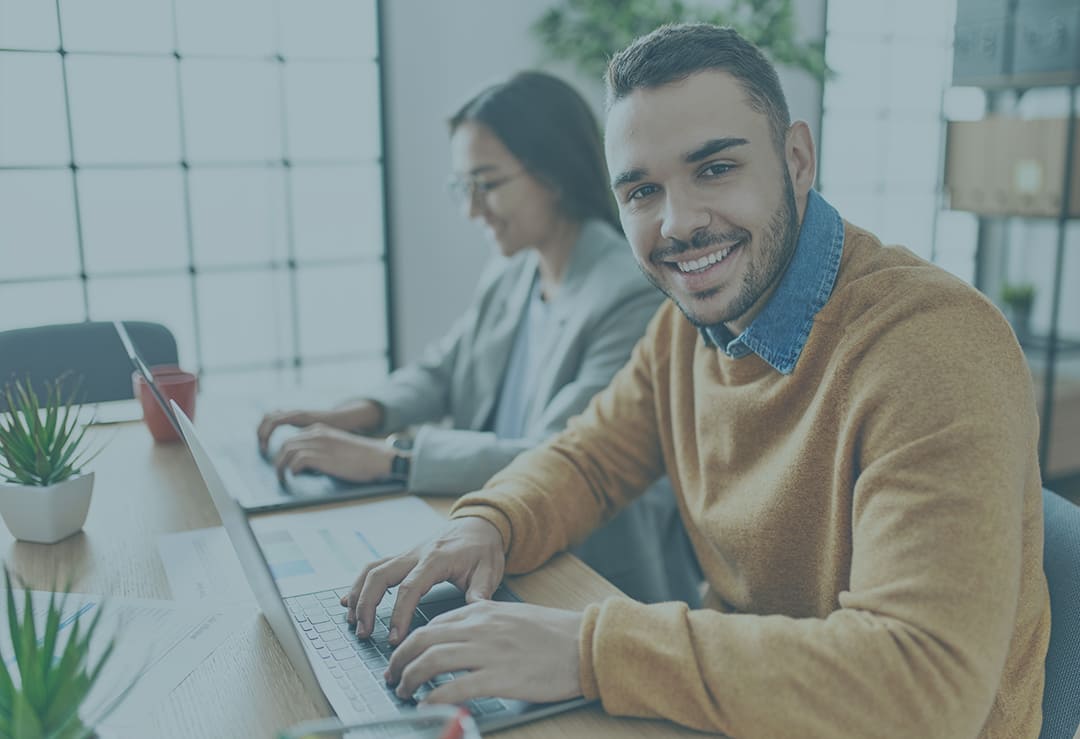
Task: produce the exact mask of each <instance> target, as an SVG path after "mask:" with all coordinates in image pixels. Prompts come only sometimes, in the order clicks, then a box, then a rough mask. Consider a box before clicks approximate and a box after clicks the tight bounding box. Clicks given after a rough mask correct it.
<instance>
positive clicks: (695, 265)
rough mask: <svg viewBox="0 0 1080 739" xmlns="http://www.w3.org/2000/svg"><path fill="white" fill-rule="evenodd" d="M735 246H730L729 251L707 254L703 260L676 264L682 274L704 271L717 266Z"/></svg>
mask: <svg viewBox="0 0 1080 739" xmlns="http://www.w3.org/2000/svg"><path fill="white" fill-rule="evenodd" d="M734 248H735V246H734V245H732V246H729V247H728V248H727V249H721V250H720V251H714V252H713V253H712V254H706V255H705V256H703V257H702V258H701V259H691V260H690V261H689V262H675V264H676V265H677V266H678V267H679V270H680V271H682V272H697V271H699V270H703V269H705V268H706V267H708V266H709V265H712V264H716V263H717V262H719V261H721V260H723V259H724V257H726V256H727V255H728V254H730V253H731V250H732V249H734Z"/></svg>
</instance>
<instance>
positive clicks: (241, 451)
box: [113, 321, 405, 513]
mask: <svg viewBox="0 0 1080 739" xmlns="http://www.w3.org/2000/svg"><path fill="white" fill-rule="evenodd" d="M113 323H114V325H115V326H116V333H117V334H119V335H120V341H121V342H122V343H123V345H124V350H125V351H126V352H127V354H128V358H129V359H130V360H131V364H132V365H133V366H134V367H135V369H136V370H137V371H138V372H139V374H140V375H142V377H143V379H144V380H146V384H147V385H148V386H149V387H150V392H151V394H153V396H154V399H155V400H156V401H157V403H158V405H160V406H161V409H162V410H163V411H164V412H165V415H166V416H167V417H168V419H169V422H170V423H171V424H172V425H173V428H175V429H176V432H177V433H178V434H179V433H180V427H179V425H177V421H176V417H175V416H174V415H173V412H172V409H171V408H169V403H168V402H167V401H166V399H165V396H164V395H163V394H162V392H161V389H160V388H159V387H158V386H157V384H156V383H155V382H154V378H153V375H152V374H151V372H150V369H149V368H148V367H147V366H146V363H145V362H144V361H143V359H142V357H141V356H140V355H139V353H138V351H137V350H136V349H135V344H134V343H133V342H132V341H131V337H130V336H129V335H128V332H127V329H125V328H124V324H123V322H122V321H114V322H113ZM300 431H301V430H300V429H282V430H280V431H278V432H275V437H276V443H275V445H274V446H272V447H271V448H270V450H269V451H268V453H267V454H266V456H265V457H264V456H263V455H262V454H261V453H260V451H259V446H258V443H257V442H256V440H255V433H254V431H253V432H252V433H251V438H250V439H249V440H242V441H240V440H234V441H228V442H224V443H216V444H214V447H215V449H216V450H217V451H218V452H219V458H220V463H221V464H222V465H223V466H230V467H233V468H235V470H236V472H237V477H238V478H239V480H238V483H237V485H236V489H235V491H234V494H235V495H236V499H237V501H238V502H239V504H240V506H241V507H242V508H244V509H246V510H248V511H250V512H252V513H256V512H262V511H274V510H283V509H287V508H299V507H302V506H307V505H317V504H322V503H327V502H330V501H336V500H350V499H354V498H368V497H373V496H378V495H389V494H391V493H400V492H403V491H404V490H405V484H404V483H403V482H401V481H400V480H377V481H373V482H367V483H358V482H352V481H349V480H341V479H339V478H336V477H332V476H330V475H323V474H316V473H310V472H304V473H300V474H295V475H294V474H293V473H292V472H288V471H287V472H286V473H285V478H284V480H282V479H280V478H279V477H278V474H277V470H275V469H274V465H273V459H274V458H275V457H276V456H277V452H278V450H279V449H280V448H281V444H282V443H284V441H285V440H286V439H287V438H288V435H290V434H297V433H300Z"/></svg>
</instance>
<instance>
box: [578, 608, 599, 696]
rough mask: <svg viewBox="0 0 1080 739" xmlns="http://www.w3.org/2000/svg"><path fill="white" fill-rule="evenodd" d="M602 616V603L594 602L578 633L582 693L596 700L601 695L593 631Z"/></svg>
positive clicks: (585, 615) (587, 611) (586, 613)
mask: <svg viewBox="0 0 1080 739" xmlns="http://www.w3.org/2000/svg"><path fill="white" fill-rule="evenodd" d="M599 618H600V604H599V603H593V604H592V605H590V606H588V607H587V608H586V609H585V613H584V615H583V617H582V619H581V631H580V632H579V635H578V652H579V655H580V656H579V658H578V665H579V668H578V671H579V678H580V680H581V693H582V695H584V696H585V698H586V699H587V700H591V701H594V700H596V699H597V698H599V697H600V685H599V684H598V683H597V682H596V671H595V670H594V669H593V633H594V632H595V631H596V621H597V619H599Z"/></svg>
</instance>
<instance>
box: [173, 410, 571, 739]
mask: <svg viewBox="0 0 1080 739" xmlns="http://www.w3.org/2000/svg"><path fill="white" fill-rule="evenodd" d="M170 404H171V406H172V410H173V414H174V417H175V418H176V419H177V421H178V423H179V425H180V436H181V438H182V439H183V440H184V443H185V444H187V447H188V449H189V450H190V451H191V455H192V457H194V459H195V465H196V466H197V467H198V469H199V474H200V475H201V476H202V478H203V481H204V482H205V483H206V487H207V490H209V491H210V497H211V498H212V499H213V501H214V506H215V507H216V508H217V511H218V515H220V516H221V523H222V525H223V526H224V527H225V532H226V533H227V534H228V536H229V540H230V541H231V542H232V545H233V548H234V549H235V550H236V556H237V557H238V558H239V560H240V566H241V567H242V568H243V570H244V574H245V575H246V577H247V579H248V582H249V583H250V584H251V589H252V590H253V591H254V593H255V599H256V600H257V601H258V603H259V607H260V608H261V609H262V612H263V615H264V616H265V617H266V620H267V622H268V623H269V624H270V628H271V629H273V631H274V634H275V636H277V638H278V641H280V642H281V646H282V648H283V649H284V650H285V654H286V656H288V658H289V661H290V662H291V663H292V665H293V667H295V668H296V671H297V674H299V676H300V679H301V681H302V682H303V683H304V686H305V687H306V688H307V690H308V692H309V693H310V694H311V695H312V697H314V698H315V699H316V700H317V701H318V702H319V705H320V707H321V708H323V709H324V710H325V711H326V712H327V713H329V712H330V709H332V710H333V712H334V713H336V714H337V716H338V718H339V719H341V720H342V721H343V722H345V723H350V722H359V721H366V720H370V719H373V718H375V717H378V716H386V715H387V714H395V713H404V712H408V711H410V710H411V709H412V706H413V705H415V703H414V702H413V701H403V700H401V699H400V698H398V697H397V695H395V694H394V692H393V691H392V690H391V689H390V688H388V687H387V686H386V683H385V681H384V680H383V677H382V676H383V673H384V672H385V670H386V666H387V663H388V661H389V657H390V653H391V647H390V644H389V632H388V627H387V623H388V621H389V618H390V613H391V611H392V609H393V605H394V597H395V591H394V589H391V590H390V591H389V592H388V593H387V595H386V597H384V598H383V601H382V603H381V604H380V605H379V608H378V610H377V611H376V620H377V621H378V625H377V626H376V628H375V629H374V631H373V633H372V636H371V637H370V638H368V639H360V638H358V637H357V636H356V634H355V632H354V630H353V627H350V626H349V624H348V623H347V622H346V620H345V609H344V608H343V607H342V606H341V604H340V599H341V598H342V597H343V596H344V595H346V594H348V592H349V590H350V589H351V586H352V584H351V583H346V584H342V585H341V587H337V588H332V589H327V590H322V591H319V592H313V593H303V594H297V595H294V596H290V597H283V596H282V594H281V591H280V590H279V589H278V586H277V582H276V581H275V580H274V577H273V574H272V572H271V570H270V566H269V565H268V564H267V561H266V557H265V556H264V555H263V552H262V549H261V548H260V547H259V542H258V540H257V539H256V537H255V533H254V532H253V531H252V529H251V524H250V522H249V521H248V518H247V514H246V513H245V512H244V510H243V509H242V508H241V507H240V506H239V505H238V504H237V502H236V500H235V499H234V498H233V496H232V495H231V494H230V493H231V490H232V484H231V483H232V480H231V479H230V480H229V483H226V482H225V479H227V478H228V472H227V471H225V470H222V469H220V468H219V466H218V464H217V460H216V459H214V458H212V457H211V454H210V453H209V452H208V451H207V449H206V447H205V446H204V445H203V443H202V441H201V440H200V439H199V436H198V434H197V433H196V431H195V426H194V425H193V424H192V423H191V421H190V419H188V417H187V416H186V415H185V414H184V412H183V410H181V408H180V406H178V405H176V403H175V402H174V401H170ZM223 473H224V475H225V477H223ZM352 513H353V515H356V516H362V515H363V509H356V510H355V511H353V512H352ZM494 598H495V600H504V601H518V600H520V599H519V598H518V597H517V596H516V595H514V593H512V592H511V591H510V590H509V589H508V588H506V587H505V586H501V587H500V588H499V589H498V590H497V591H496V592H495V595H494ZM464 604H465V597H464V595H463V594H462V592H461V591H460V590H458V589H457V587H455V586H454V585H452V584H451V583H446V582H444V583H440V584H439V585H437V586H435V587H434V588H433V589H432V590H431V592H429V593H428V594H427V595H425V596H424V598H422V599H421V601H420V605H419V606H418V607H417V609H416V612H415V614H414V615H413V628H423V625H424V624H425V623H427V622H428V621H429V620H430V619H432V618H435V617H436V616H437V615H439V614H440V613H445V612H447V611H449V610H452V609H454V608H458V607H460V606H462V605H464ZM462 674H465V671H462V672H458V673H447V674H443V675H438V676H436V677H435V678H434V679H433V680H432V681H431V682H430V683H428V684H426V685H424V686H422V687H421V688H420V689H419V691H417V696H418V697H422V696H424V695H426V694H427V693H429V692H431V690H433V689H434V688H435V686H436V685H441V684H443V683H445V682H448V681H450V680H454V679H456V678H458V677H460V676H461V675H462ZM587 703H588V701H586V700H585V699H584V698H575V699H572V700H567V701H560V702H557V703H527V702H525V701H516V700H505V699H499V698H486V699H477V700H472V701H469V702H468V703H466V704H465V706H466V708H468V709H469V711H470V713H472V715H473V717H474V719H475V720H476V723H477V726H478V727H479V728H480V730H481V731H484V732H487V731H495V730H497V729H502V728H506V727H509V726H515V725H517V724H520V723H524V722H526V721H532V720H534V719H538V718H543V717H546V716H551V715H553V714H556V713H562V712H564V711H569V710H572V709H574V708H578V707H580V706H583V705H586V704H587Z"/></svg>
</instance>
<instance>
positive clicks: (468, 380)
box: [367, 221, 697, 601]
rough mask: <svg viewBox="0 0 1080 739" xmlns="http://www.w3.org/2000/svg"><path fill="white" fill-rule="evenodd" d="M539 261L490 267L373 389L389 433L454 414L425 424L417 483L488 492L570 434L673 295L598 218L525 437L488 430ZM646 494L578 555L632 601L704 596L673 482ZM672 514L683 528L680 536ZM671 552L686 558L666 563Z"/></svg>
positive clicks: (548, 349)
mask: <svg viewBox="0 0 1080 739" xmlns="http://www.w3.org/2000/svg"><path fill="white" fill-rule="evenodd" d="M537 265H538V255H537V254H536V252H535V251H532V250H529V251H527V252H524V253H521V254H518V255H515V256H514V257H511V258H510V259H508V260H498V261H497V262H496V263H494V264H493V265H491V266H490V267H489V269H488V270H486V271H485V273H484V275H483V277H482V279H481V282H480V286H479V289H478V291H477V294H476V296H475V298H474V300H473V302H472V304H471V305H470V306H469V309H468V310H467V311H466V312H465V314H464V315H463V316H462V317H461V318H460V319H458V321H457V322H456V323H455V324H454V325H453V327H452V328H451V329H450V331H449V333H448V334H447V335H446V336H445V337H444V338H443V339H442V340H441V341H438V342H436V343H435V344H433V345H432V346H430V347H428V349H427V351H426V352H425V355H424V357H423V359H422V360H421V361H420V362H418V363H415V364H412V365H409V366H406V367H402V368H401V369H399V370H397V371H396V372H394V373H393V374H391V375H390V377H389V378H388V379H387V381H386V382H385V383H384V384H383V385H382V386H381V387H379V388H377V389H376V390H375V391H374V392H373V393H370V394H368V396H367V397H369V398H371V399H372V400H376V401H378V402H379V403H380V404H382V406H383V408H384V411H385V416H384V422H383V428H382V429H380V430H381V431H382V432H384V433H386V432H392V431H398V430H400V429H403V428H406V427H408V426H414V425H416V424H431V423H438V422H440V421H444V420H445V419H449V422H450V427H445V426H437V425H424V426H421V427H420V429H419V431H418V433H417V434H416V438H415V440H414V444H413V453H412V462H411V471H410V475H409V481H408V486H409V489H410V490H412V491H415V492H422V493H444V494H452V495H458V494H462V493H466V492H469V491H471V490H476V489H479V488H481V487H483V485H484V483H486V482H487V481H488V479H489V478H490V477H491V476H492V475H494V474H495V473H496V472H498V471H499V470H501V469H502V468H503V467H505V466H506V465H507V464H509V463H510V461H511V460H512V459H513V458H514V457H516V456H517V455H518V454H520V453H521V452H523V451H525V450H526V449H530V448H532V447H534V446H536V445H537V444H538V443H540V442H542V441H543V440H545V439H547V438H548V437H549V436H551V435H553V434H555V433H557V432H558V431H561V430H562V429H563V427H564V426H565V425H566V421H567V420H568V419H569V418H570V417H571V416H573V415H576V414H578V413H580V412H581V411H582V410H584V409H585V406H586V405H587V404H588V402H589V401H590V400H591V399H592V397H593V395H595V394H596V393H597V392H599V391H600V390H602V389H603V388H605V387H606V386H607V385H608V383H609V382H610V381H611V378H612V376H613V375H614V374H615V372H616V371H617V370H618V369H619V368H620V367H622V366H623V365H624V364H625V363H626V361H627V360H628V359H629V358H630V352H631V350H632V349H633V347H634V345H635V344H636V343H637V341H638V340H639V339H640V338H641V337H642V335H643V334H644V333H645V327H646V325H647V324H648V322H649V320H650V319H651V318H652V316H653V314H654V313H655V312H656V309H657V308H658V307H659V305H660V303H661V302H662V301H663V295H662V294H661V293H660V292H659V291H658V290H656V289H655V288H653V287H652V286H651V285H650V284H649V283H648V282H647V281H646V280H645V279H644V278H643V277H642V275H641V273H640V272H639V271H638V269H637V266H636V265H635V264H634V260H633V259H632V258H631V255H630V253H629V247H628V246H627V244H626V241H625V240H624V239H623V238H622V236H621V235H620V234H619V233H618V232H617V231H616V230H615V229H614V228H612V227H611V226H610V225H608V224H606V223H604V222H602V221H588V222H587V223H586V224H585V225H584V226H583V228H582V230H581V235H580V236H579V238H578V242H577V244H576V245H575V247H574V251H573V254H572V255H571V258H570V262H569V264H568V265H567V267H566V272H565V274H564V276H563V281H562V283H561V284H560V286H559V292H558V294H557V295H556V296H555V299H554V301H553V302H552V305H551V315H550V320H551V322H552V323H551V326H550V329H549V330H548V331H546V332H545V338H544V346H543V347H541V348H540V351H538V352H537V354H536V356H540V357H544V359H545V364H544V366H543V367H542V368H541V369H540V371H539V373H538V374H537V375H536V382H535V385H534V386H533V394H532V396H531V397H529V398H528V399H527V401H526V406H525V438H522V439H499V438H497V437H496V436H495V434H494V433H492V432H491V431H487V430H485V429H489V428H491V420H492V417H493V413H494V410H495V404H496V402H497V401H498V395H499V391H500V389H501V387H502V381H503V375H504V374H505V372H506V367H507V364H508V361H509V358H510V352H511V349H512V348H513V344H514V337H515V334H516V331H517V328H518V325H519V324H520V322H521V320H522V316H523V315H524V313H525V310H526V308H527V306H528V301H529V297H530V293H531V290H532V285H533V280H534V278H535V275H536V270H537ZM665 482H666V481H665ZM661 487H662V486H661ZM646 498H647V499H648V500H647V501H645V500H643V501H642V502H641V503H639V504H635V505H633V506H630V507H629V508H627V509H626V510H624V511H623V512H621V513H620V514H619V516H617V517H616V519H613V520H612V521H611V522H610V523H609V524H608V525H607V526H605V527H604V529H602V530H600V531H598V532H596V533H595V534H593V536H591V537H590V538H589V539H588V540H587V541H586V542H585V543H584V544H583V545H582V546H581V547H580V548H579V551H578V554H579V555H581V556H582V557H583V559H585V560H586V561H587V562H588V563H589V564H590V565H591V566H592V567H594V568H595V569H597V570H598V571H600V573H601V574H603V575H605V576H606V577H608V578H609V579H610V580H612V581H613V582H615V584H616V585H619V586H620V587H622V589H623V590H624V591H626V592H627V593H628V594H630V595H631V596H633V597H637V598H639V599H642V600H650V601H655V600H666V599H669V598H671V597H675V598H681V599H689V598H693V597H696V589H695V588H694V587H693V583H696V581H697V577H696V574H691V573H696V562H694V561H693V559H692V554H688V553H690V551H691V550H690V549H689V546H688V543H687V542H683V541H680V542H672V541H671V540H670V539H671V538H672V536H674V538H675V539H679V538H680V536H681V538H682V539H683V540H685V537H686V534H685V531H683V530H682V525H681V522H680V521H679V520H678V511H677V509H676V507H675V503H674V496H673V494H672V492H671V490H670V486H668V487H667V488H666V490H665V489H659V490H658V491H656V492H654V491H652V490H650V493H649V494H647V495H646ZM672 518H674V520H675V522H676V523H677V524H678V525H677V526H674V528H675V529H677V530H676V531H675V533H674V535H672V534H671V529H672V528H673V523H672ZM661 532H666V533H665V534H664V536H662V535H661ZM663 538H667V539H669V540H667V541H663V540H662V539H663ZM683 544H685V548H684V549H683V548H682V547H683ZM671 550H674V551H675V552H677V553H678V554H677V558H678V561H679V563H675V564H672V563H670V562H665V560H666V559H669V558H670V556H671V555H669V554H668V552H669V551H671ZM687 556H689V557H690V558H691V559H690V561H689V562H687V561H685V560H686V558H687ZM680 563H682V564H685V567H686V569H687V572H688V575H687V578H686V583H683V584H681V585H678V586H677V587H675V588H672V587H669V585H668V583H667V582H666V581H667V580H668V579H669V577H670V573H668V572H667V570H674V571H675V572H678V571H679V570H680V568H681V564H680ZM688 584H689V586H688ZM688 590H692V591H693V592H688Z"/></svg>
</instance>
